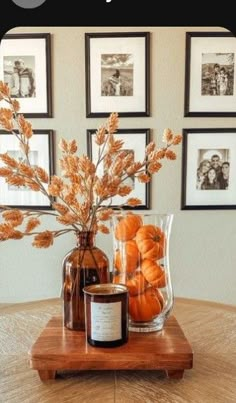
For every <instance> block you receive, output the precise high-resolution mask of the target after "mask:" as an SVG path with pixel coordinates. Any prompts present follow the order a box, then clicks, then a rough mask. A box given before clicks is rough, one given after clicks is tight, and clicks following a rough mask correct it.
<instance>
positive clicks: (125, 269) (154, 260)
mask: <svg viewBox="0 0 236 403" xmlns="http://www.w3.org/2000/svg"><path fill="white" fill-rule="evenodd" d="M172 221H173V215H172V214H157V213H153V212H150V213H144V214H136V213H132V212H127V211H126V212H119V213H115V214H114V215H113V218H112V233H113V256H114V259H113V271H112V273H113V275H112V281H113V283H118V284H125V285H126V286H127V287H128V289H129V330H130V331H133V332H152V331H158V330H161V329H163V326H164V323H165V320H166V319H167V317H168V316H169V314H170V312H171V310H172V307H173V290H172V283H171V275H170V265H169V239H170V233H171V226H172Z"/></svg>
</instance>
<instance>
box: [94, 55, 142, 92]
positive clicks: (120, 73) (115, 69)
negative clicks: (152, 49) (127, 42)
mask: <svg viewBox="0 0 236 403" xmlns="http://www.w3.org/2000/svg"><path fill="white" fill-rule="evenodd" d="M133 69H134V64H133V55H132V54H125V53H124V54H103V55H101V77H102V88H101V92H102V93H101V95H102V96H132V95H133Z"/></svg>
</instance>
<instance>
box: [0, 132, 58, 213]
mask: <svg viewBox="0 0 236 403" xmlns="http://www.w3.org/2000/svg"><path fill="white" fill-rule="evenodd" d="M4 153H8V155H9V156H10V157H12V158H14V159H16V160H17V161H18V162H19V163H24V164H27V165H28V163H29V162H30V165H31V167H34V166H39V167H41V168H43V169H45V170H46V172H47V173H48V174H49V176H51V175H53V174H54V153H53V131H52V130H34V135H33V136H32V137H31V139H30V152H29V162H28V161H27V160H25V156H24V155H23V154H22V153H21V150H20V149H19V141H18V140H17V138H16V136H13V135H12V134H11V133H10V134H9V133H7V132H5V131H0V154H4ZM1 166H4V164H3V163H1V162H0V167H1ZM45 186H46V185H45ZM0 188H1V193H0V205H1V204H5V205H7V206H12V207H16V206H17V207H20V208H30V209H37V210H41V209H47V210H50V209H52V206H51V203H50V201H49V200H48V198H47V197H46V196H44V195H43V194H42V193H41V192H34V191H32V190H31V189H30V188H28V187H27V186H13V185H9V184H8V183H7V182H5V180H4V178H0Z"/></svg>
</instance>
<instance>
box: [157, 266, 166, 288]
mask: <svg viewBox="0 0 236 403" xmlns="http://www.w3.org/2000/svg"><path fill="white" fill-rule="evenodd" d="M166 281H167V279H166V274H165V272H164V270H163V271H162V275H161V277H160V278H159V279H158V281H157V285H156V287H158V288H164V287H165V286H166Z"/></svg>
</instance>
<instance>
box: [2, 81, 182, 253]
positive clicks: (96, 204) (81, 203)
mask: <svg viewBox="0 0 236 403" xmlns="http://www.w3.org/2000/svg"><path fill="white" fill-rule="evenodd" d="M1 100H3V101H5V102H7V104H8V106H9V107H8V108H0V126H1V127H2V128H3V129H5V130H6V131H7V132H10V133H12V135H14V136H16V137H17V139H18V141H19V147H20V150H21V152H22V153H23V154H24V156H25V157H26V163H22V162H20V161H19V160H17V159H15V158H12V157H10V156H9V155H8V154H7V153H5V154H0V177H2V178H4V180H5V182H7V183H8V184H11V185H14V186H26V187H27V188H29V189H30V190H31V191H34V192H41V193H42V194H44V195H45V196H46V197H47V198H48V199H49V200H50V202H51V203H52V206H53V209H54V211H37V210H20V209H17V208H12V207H9V206H0V212H1V221H0V241H5V240H8V239H21V238H23V237H25V236H33V237H34V239H33V246H35V247H37V248H47V247H49V246H51V245H52V244H53V241H54V238H56V237H58V236H60V235H63V234H65V233H67V232H69V231H75V232H76V231H82V230H83V231H87V230H91V231H95V232H97V231H101V232H102V233H105V234H106V233H109V228H108V226H107V225H106V222H107V221H108V220H109V219H110V217H111V215H112V213H113V210H112V209H111V208H110V207H109V206H110V205H111V202H112V198H113V197H115V196H121V197H127V196H128V195H129V194H130V193H131V191H132V188H131V187H129V186H127V185H125V181H126V179H127V178H128V177H130V176H132V177H135V178H137V180H138V181H140V182H142V183H147V182H149V181H150V180H151V177H152V175H153V174H154V173H157V172H158V171H159V170H160V169H161V167H162V164H161V162H160V161H161V160H162V159H163V158H167V159H169V160H174V159H176V154H175V153H174V152H173V151H172V150H171V149H170V147H171V146H174V145H177V144H179V143H180V142H181V140H182V136H181V135H174V134H173V133H172V131H171V130H170V129H166V130H165V131H164V133H163V142H164V143H165V146H164V147H162V148H156V145H155V144H154V142H151V143H149V144H148V145H147V147H146V150H145V157H144V160H143V161H135V162H134V161H133V156H132V155H131V154H127V152H125V151H123V150H122V147H123V142H122V141H121V140H118V139H116V135H115V133H116V131H117V129H118V123H119V122H118V115H117V113H112V114H111V115H110V117H109V118H108V119H107V121H106V122H105V124H104V125H103V126H101V127H100V128H99V129H98V130H97V132H96V136H95V141H96V144H97V145H98V150H99V151H98V160H97V162H96V164H94V163H93V162H92V161H91V160H90V159H89V158H88V157H87V156H85V155H82V156H80V157H79V156H78V155H77V149H78V147H77V144H76V141H75V140H72V141H66V140H64V139H62V140H61V141H60V143H59V147H60V149H61V151H62V157H61V159H60V168H61V176H60V177H59V176H57V175H54V176H51V177H49V176H48V174H47V172H45V170H44V169H43V168H41V167H39V166H35V165H34V166H31V164H30V161H29V157H28V156H29V151H30V138H31V137H32V136H33V130H32V126H31V123H30V122H28V121H27V120H26V119H25V118H24V116H23V115H22V114H19V110H20V105H19V102H18V101H17V100H15V99H12V98H11V96H10V91H9V88H8V86H7V85H6V84H4V83H3V82H0V101H1ZM101 164H102V165H103V168H104V174H103V176H102V177H101V176H98V169H99V167H100V166H101ZM55 198H56V200H57V201H56V202H55ZM140 203H141V201H140V200H139V199H136V198H127V199H126V201H125V202H124V204H126V205H129V206H131V207H134V206H137V205H138V204H140ZM43 215H51V216H54V217H55V219H56V220H57V222H58V223H60V224H61V225H62V226H63V229H60V230H55V231H52V230H46V231H39V230H38V227H39V226H40V224H41V221H40V220H41V217H42V216H43Z"/></svg>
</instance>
